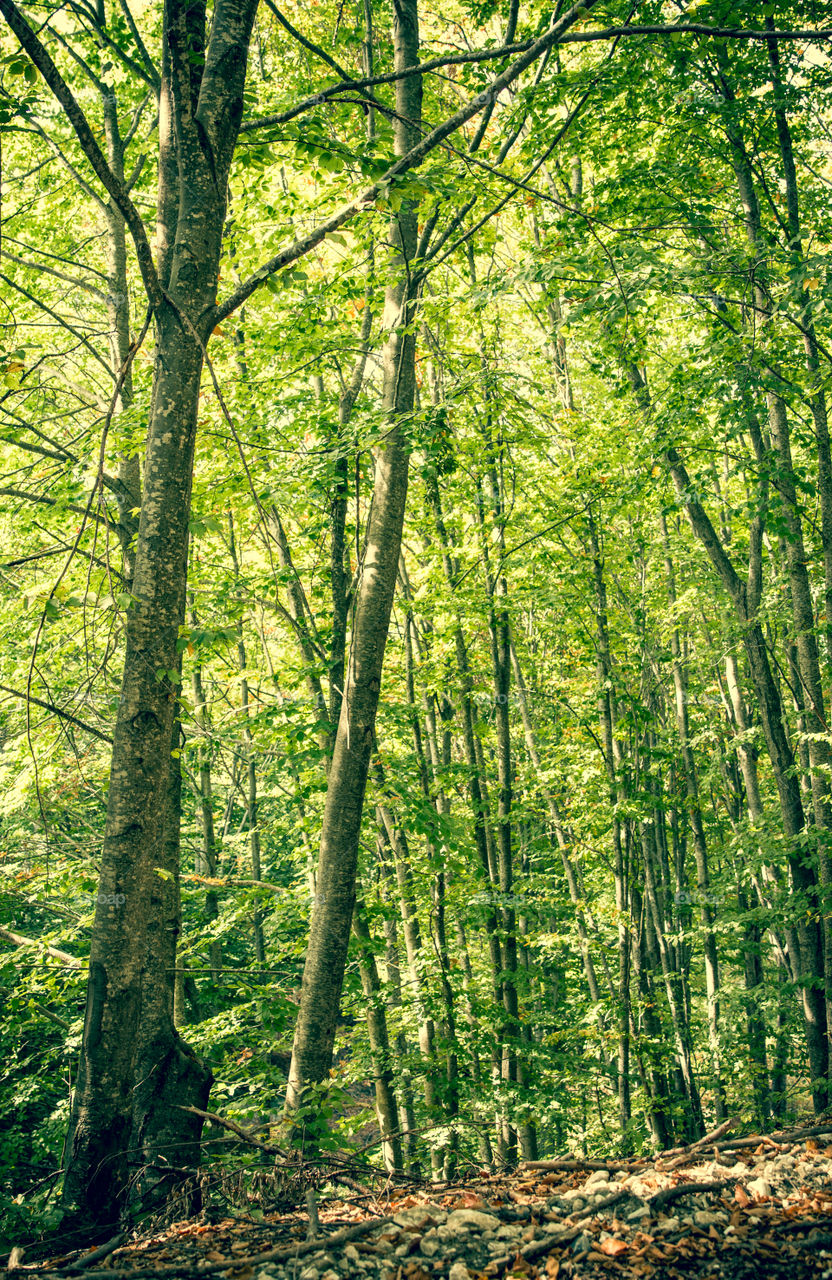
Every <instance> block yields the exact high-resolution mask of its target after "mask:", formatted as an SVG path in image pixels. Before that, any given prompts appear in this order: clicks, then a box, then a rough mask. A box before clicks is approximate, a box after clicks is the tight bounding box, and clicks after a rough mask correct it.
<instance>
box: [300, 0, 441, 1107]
mask: <svg viewBox="0 0 832 1280" xmlns="http://www.w3.org/2000/svg"><path fill="white" fill-rule="evenodd" d="M393 33H394V34H393V40H394V65H395V67H396V69H397V70H404V69H405V68H408V67H414V66H416V65H417V63H418V59H419V26H418V10H417V4H416V0H403V3H401V4H400V5H397V7H396V10H395V14H394V23H393ZM421 97H422V85H421V77H420V76H418V75H414V76H410V77H407V78H405V79H402V80H399V81H397V84H396V110H397V116H396V123H395V129H394V131H395V149H396V153H397V154H398V155H403V154H404V153H405V152H406V151H407V150H408V149H409V148H410V147H411V146H413V145H414V144H415V142H416V141H417V140H418V138H419V136H420V122H421ZM390 231H391V235H390V238H391V243H392V244H393V246H394V254H393V257H394V262H393V268H394V271H395V273H396V279H395V280H394V282H393V283H392V284H391V285H390V286H389V288H388V294H387V315H388V323H389V324H390V326H391V331H390V336H389V338H388V341H387V343H386V344H385V349H384V390H383V405H384V409H385V411H386V413H387V414H388V415H389V419H390V424H391V425H390V430H389V432H388V433H387V435H386V437H385V442H384V445H383V446H382V447H381V448H380V449H379V453H378V457H377V460H376V471H375V486H374V491H373V502H372V507H371V510H370V515H369V520H368V529H367V539H366V547H365V551H364V556H363V560H362V564H361V569H360V581H359V585H358V588H357V598H356V608H355V621H354V624H353V631H352V642H351V645H350V658H349V666H348V671H347V676H346V681H345V689H344V697H343V700H342V703H341V714H340V719H339V722H338V729H337V733H336V737H335V746H334V750H333V754H332V763H331V766H330V771H329V781H328V785H327V794H326V805H325V809H324V820H323V830H322V832H321V848H320V857H319V863H318V875H317V900H316V903H315V909H314V911H313V914H312V922H311V926H310V934H309V944H308V947H307V952H306V963H305V965H304V972H303V985H302V989H301V1000H300V1008H299V1010H298V1020H297V1026H296V1029H295V1040H294V1045H293V1049H292V1065H291V1068H290V1073H289V1086H288V1089H287V1093H286V1105H287V1111H288V1112H289V1113H291V1112H292V1111H294V1110H295V1109H296V1108H297V1107H298V1106H299V1105H300V1103H301V1100H302V1097H303V1093H304V1089H305V1088H306V1086H307V1085H310V1084H313V1083H315V1082H318V1081H321V1080H323V1079H324V1078H325V1076H326V1074H327V1072H328V1071H329V1067H330V1063H331V1060H332V1044H333V1040H334V1036H335V1019H336V1015H337V1011H338V1005H339V1002H340V998H341V988H342V985H343V977H344V967H345V964H346V958H347V945H348V942H349V931H350V927H351V922H352V914H353V905H354V901H355V874H356V867H357V861H358V839H359V832H360V828H361V816H362V812H363V807H364V791H365V788H366V783H367V772H368V769H369V764H370V754H371V751H372V745H373V726H374V724H375V717H376V710H377V707H378V697H379V689H380V685H381V669H382V662H383V658H384V648H385V644H386V641H387V631H388V627H389V622H390V611H391V609H392V605H393V594H394V591H395V586H396V573H397V569H398V563H399V552H400V548H401V537H402V525H403V522H404V510H405V502H406V498H407V478H408V457H409V445H408V439H409V421H408V418H409V415H410V414H411V412H412V410H413V404H414V393H415V386H416V379H415V335H414V332H413V319H414V311H415V304H416V298H415V296H414V293H413V288H414V286H413V283H412V276H411V275H410V274H408V272H407V267H408V264H409V263H411V262H412V261H413V259H414V258H415V256H416V249H417V213H416V209H415V207H413V205H412V204H411V203H410V202H409V201H404V202H403V203H402V205H401V208H400V211H399V214H398V216H397V217H396V218H395V219H394V221H393V222H392V223H391V229H390Z"/></svg>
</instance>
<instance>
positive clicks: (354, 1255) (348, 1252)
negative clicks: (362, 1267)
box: [344, 1244, 361, 1266]
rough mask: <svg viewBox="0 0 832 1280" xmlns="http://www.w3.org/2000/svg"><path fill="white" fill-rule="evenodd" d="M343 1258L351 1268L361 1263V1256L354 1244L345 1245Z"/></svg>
mask: <svg viewBox="0 0 832 1280" xmlns="http://www.w3.org/2000/svg"><path fill="white" fill-rule="evenodd" d="M344 1257H345V1258H346V1260H347V1262H351V1263H352V1264H353V1266H354V1265H355V1264H356V1263H357V1262H360V1261H361V1255H360V1254H359V1252H358V1250H357V1249H356V1247H355V1245H354V1244H348V1245H347V1247H346V1249H345V1250H344Z"/></svg>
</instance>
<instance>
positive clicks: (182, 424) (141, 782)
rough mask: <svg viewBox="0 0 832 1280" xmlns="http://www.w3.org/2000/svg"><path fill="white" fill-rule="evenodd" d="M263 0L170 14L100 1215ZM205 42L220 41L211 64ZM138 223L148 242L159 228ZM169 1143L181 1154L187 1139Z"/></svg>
mask: <svg viewBox="0 0 832 1280" xmlns="http://www.w3.org/2000/svg"><path fill="white" fill-rule="evenodd" d="M254 9H255V5H254V4H253V3H251V2H250V0H245V2H244V3H240V0H218V3H217V6H216V8H215V10H214V14H213V25H212V29H211V35H210V39H209V40H208V41H207V45H206V42H205V34H204V11H203V12H201V13H200V11H194V10H191V11H189V16H188V19H187V24H189V29H188V30H187V33H186V25H187V24H186V16H185V11H184V10H180V9H179V0H169V2H168V6H167V8H166V13H165V22H164V38H163V90H162V100H161V108H160V126H159V138H160V189H159V201H158V209H159V219H160V228H159V237H158V245H159V247H158V259H159V273H158V277H157V276H155V275H154V273H153V271H152V268H151V267H150V265H149V264H148V263H147V262H145V263H144V268H143V269H144V273H145V280H146V282H147V283H148V288H149V291H150V292H151V295H152V296H151V301H152V303H153V306H154V308H155V322H156V342H157V358H156V367H155V372H154V382H153V393H152V399H151V408H150V418H149V425H148V438H147V450H146V461H145V475H144V496H143V501H142V511H141V521H140V525H139V532H138V538H137V544H136V553H135V569H134V574H133V585H132V595H133V602H132V604H131V606H130V608H129V609H128V612H127V622H126V644H125V659H124V674H123V680H122V689H121V697H120V701H119V709H118V717H117V721H116V726H115V732H114V735H113V753H112V763H111V769H110V783H109V789H108V796H107V824H106V830H105V836H104V846H103V850H102V855H101V878H100V885H99V894H98V903H97V907H96V915H95V922H94V925H93V934H92V940H91V949H90V977H89V984H88V988H87V1007H86V1017H85V1023H84V1035H83V1042H82V1047H81V1054H80V1064H79V1069H78V1078H77V1084H76V1089H75V1095H74V1099H73V1107H72V1115H71V1119H70V1133H69V1138H68V1141H67V1144H66V1160H67V1163H66V1170H65V1177H64V1188H63V1202H64V1205H65V1207H66V1208H67V1209H69V1210H70V1211H73V1212H74V1213H75V1215H76V1216H77V1217H78V1218H79V1219H80V1220H82V1221H84V1222H86V1223H89V1224H91V1226H93V1227H95V1226H98V1227H99V1228H101V1229H107V1227H108V1226H109V1225H110V1224H112V1223H113V1222H114V1221H116V1220H117V1219H118V1216H119V1212H120V1209H121V1206H122V1204H123V1202H124V1197H125V1194H126V1190H127V1182H128V1147H129V1143H130V1133H131V1128H132V1115H133V1087H134V1083H135V1066H136V1055H137V1044H138V1042H137V1033H138V1028H139V1018H140V1011H141V1004H142V982H143V975H144V969H145V964H146V957H147V945H148V937H149V928H150V925H151V921H152V911H153V906H152V902H153V895H154V891H155V887H156V880H157V879H158V877H157V876H156V872H155V868H156V867H157V866H160V865H162V860H163V841H164V839H165V831H164V825H165V824H164V817H165V809H166V795H167V788H168V781H169V776H170V762H171V755H170V752H171V735H172V732H173V723H174V717H175V713H176V701H177V684H176V682H177V681H178V678H179V677H178V672H179V656H178V645H177V641H178V639H179V628H180V626H181V625H182V623H183V622H184V617H185V585H186V577H187V563H188V559H187V557H188V519H189V514H190V501H191V480H192V471H193V457H194V447H195V439H196V426H197V408H198V398H199V387H200V377H201V373H202V361H203V350H204V346H203V344H204V343H205V342H206V341H207V339H208V336H209V334H208V329H209V327H210V316H211V311H212V308H213V306H214V305H215V300H216V287H217V278H218V268H219V258H220V251H221V245H222V232H223V225H224V215H225V193H226V180H227V175H228V169H229V166H230V162H231V156H232V154H233V149H234V144H235V141H236V132H237V127H238V124H239V120H240V118H241V116H242V93H243V85H244V83H245V71H246V64H247V55H246V50H247V44H248V38H249V34H250V31H251V26H252V23H253V20H254ZM194 49H196V50H197V51H201V50H204V53H205V56H204V61H202V60H200V63H199V65H197V64H196V63H195V62H194V60H193V57H192V55H193V53H194ZM174 120H175V121H176V127H174V123H173V122H174ZM135 235H136V238H137V246H138V248H139V251H140V254H142V253H144V252H145V250H146V247H147V242H146V239H145V238H143V236H142V235H141V234H140V233H139V232H138V231H136V232H135ZM143 261H144V259H143ZM189 1150H192V1148H190V1149H189ZM168 1154H169V1158H171V1159H172V1161H173V1159H175V1156H176V1153H175V1151H174V1152H173V1153H168Z"/></svg>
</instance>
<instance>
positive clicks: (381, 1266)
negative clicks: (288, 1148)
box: [14, 1124, 832, 1280]
mask: <svg viewBox="0 0 832 1280" xmlns="http://www.w3.org/2000/svg"><path fill="white" fill-rule="evenodd" d="M831 1142H832V1124H829V1125H819V1126H816V1127H814V1128H812V1129H804V1130H802V1131H793V1132H791V1133H781V1134H774V1135H772V1136H769V1137H753V1138H741V1139H733V1140H732V1139H729V1138H723V1139H722V1140H721V1141H720V1140H717V1136H716V1135H715V1136H714V1140H713V1141H711V1142H708V1143H702V1144H697V1146H696V1147H693V1148H688V1149H679V1150H677V1151H675V1152H669V1153H664V1155H663V1156H661V1157H657V1158H656V1159H655V1160H652V1161H631V1162H626V1163H621V1162H616V1161H612V1162H608V1163H605V1164H604V1165H603V1166H601V1164H600V1162H597V1161H596V1162H592V1161H582V1160H561V1161H553V1162H540V1163H538V1164H535V1165H526V1166H524V1167H523V1168H521V1170H520V1171H519V1172H517V1173H515V1174H513V1175H511V1176H506V1177H487V1176H478V1177H474V1178H471V1179H469V1180H468V1181H466V1182H465V1184H462V1185H454V1186H441V1187H431V1186H420V1187H418V1188H414V1187H413V1186H412V1185H411V1186H410V1187H400V1188H398V1189H395V1188H388V1189H386V1190H385V1192H384V1193H383V1194H375V1195H374V1196H373V1197H371V1198H369V1199H366V1198H365V1199H363V1200H359V1197H356V1199H349V1200H348V1199H340V1200H324V1199H323V1198H322V1199H321V1200H320V1202H319V1205H318V1213H317V1216H318V1217H319V1223H318V1227H317V1234H316V1235H315V1236H314V1238H309V1236H310V1222H309V1218H308V1216H307V1215H305V1214H300V1213H298V1212H293V1213H283V1214H277V1213H275V1214H269V1213H266V1214H265V1216H264V1217H263V1220H262V1221H259V1220H258V1221H255V1220H254V1219H253V1218H248V1219H241V1218H240V1217H239V1216H228V1217H223V1218H221V1219H220V1220H219V1221H206V1217H211V1216H212V1215H210V1214H208V1215H205V1214H203V1215H202V1216H201V1218H200V1219H192V1220H189V1221H187V1222H181V1223H174V1224H173V1225H171V1226H169V1227H167V1228H166V1229H165V1230H163V1231H157V1232H156V1233H154V1234H151V1235H147V1234H145V1235H144V1236H141V1237H138V1238H134V1239H130V1240H125V1241H124V1242H123V1243H120V1244H119V1242H117V1241H113V1242H111V1243H110V1246H109V1248H107V1256H102V1253H103V1251H102V1250H97V1251H96V1254H95V1255H92V1254H87V1255H86V1256H84V1255H73V1256H72V1257H71V1258H68V1257H63V1258H58V1259H52V1260H50V1261H47V1262H43V1261H41V1262H37V1263H33V1264H31V1265H27V1263H26V1260H25V1257H24V1258H22V1259H15V1260H14V1261H15V1262H16V1263H17V1267H16V1270H15V1276H16V1277H18V1276H19V1277H21V1280H22V1277H23V1275H24V1274H27V1273H28V1274H29V1275H32V1274H36V1275H43V1276H44V1277H46V1276H58V1275H60V1276H67V1275H70V1274H75V1275H77V1274H78V1273H79V1271H82V1270H86V1271H87V1272H88V1274H89V1275H90V1277H95V1280H143V1278H144V1277H147V1278H148V1280H150V1277H160V1278H162V1277H167V1276H170V1277H175V1276H187V1275H211V1276H213V1275H217V1276H221V1277H223V1278H224V1280H342V1277H347V1276H355V1277H362V1278H366V1280H486V1278H487V1280H492V1278H495V1280H502V1278H504V1277H505V1278H508V1277H511V1276H515V1277H523V1280H534V1278H535V1277H541V1278H543V1280H556V1278H559V1277H576V1278H578V1277H580V1278H584V1277H585V1278H586V1280H590V1277H601V1276H621V1277H630V1276H632V1277H652V1278H654V1280H683V1278H688V1277H690V1278H694V1277H699V1278H701V1280H710V1278H711V1277H714V1278H715V1277H720V1280H722V1278H723V1277H724V1278H725V1280H804V1277H805V1278H806V1280H808V1278H809V1277H829V1278H830V1280H832V1145H829V1144H830V1143H831ZM313 1212H314V1204H313ZM213 1216H216V1215H213ZM117 1244H118V1247H116V1245H117Z"/></svg>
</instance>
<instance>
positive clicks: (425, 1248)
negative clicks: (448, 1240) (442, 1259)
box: [419, 1236, 442, 1258]
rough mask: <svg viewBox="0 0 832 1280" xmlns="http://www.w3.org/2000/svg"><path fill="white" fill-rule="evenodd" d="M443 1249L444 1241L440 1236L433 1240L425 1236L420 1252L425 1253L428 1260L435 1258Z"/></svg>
mask: <svg viewBox="0 0 832 1280" xmlns="http://www.w3.org/2000/svg"><path fill="white" fill-rule="evenodd" d="M441 1248H442V1241H441V1240H440V1239H439V1238H438V1236H434V1237H433V1239H430V1238H429V1237H427V1236H425V1238H424V1239H423V1240H422V1243H421V1244H420V1245H419V1250H420V1252H421V1253H423V1254H424V1255H425V1257H426V1258H434V1257H435V1256H436V1254H437V1253H438V1252H439V1250H440V1249H441Z"/></svg>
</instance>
